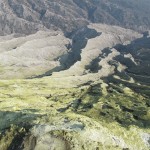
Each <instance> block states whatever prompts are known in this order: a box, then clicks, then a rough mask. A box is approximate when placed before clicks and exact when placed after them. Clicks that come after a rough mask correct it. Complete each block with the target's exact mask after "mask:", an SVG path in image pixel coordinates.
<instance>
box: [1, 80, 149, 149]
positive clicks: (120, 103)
mask: <svg viewBox="0 0 150 150" xmlns="http://www.w3.org/2000/svg"><path fill="white" fill-rule="evenodd" d="M64 83H65V84H64ZM149 103H150V98H149V96H148V95H146V93H144V94H143V95H142V94H141V93H136V92H135V91H133V90H132V89H131V87H127V86H125V84H117V83H115V84H114V83H113V82H112V83H110V82H109V83H108V84H106V83H103V82H102V81H100V82H97V83H91V84H90V83H89V84H86V81H85V83H82V85H81V82H80V81H79V80H78V79H74V81H73V82H72V79H71V78H70V77H68V78H64V79H63V80H62V79H60V78H48V77H46V78H42V79H32V80H1V81H0V130H1V135H0V149H3V150H5V149H8V148H11V147H12V146H14V147H15V148H16V149H17V148H18V146H20V145H21V144H22V143H26V142H27V140H25V139H27V137H26V136H27V133H28V136H29V137H30V136H32V134H35V133H38V134H40V132H39V131H40V130H43V132H45V133H44V135H41V134H40V135H39V137H40V136H41V139H42V137H43V136H44V139H46V137H47V138H48V137H51V138H54V139H60V140H58V141H57V142H58V143H59V144H60V143H63V144H64V143H65V146H67V148H68V149H73V150H76V149H79V150H80V149H83V150H84V149H85V150H89V148H90V149H92V148H95V149H96V150H98V149H99V150H101V149H110V150H116V149H118V150H119V149H120V150H122V149H137V150H142V149H144V150H146V149H147V150H148V147H147V145H146V144H145V143H144V141H143V140H142V139H141V135H142V134H143V133H150V130H149V127H150V109H149V106H150V105H149ZM42 125H45V126H48V127H47V128H50V129H49V130H48V129H47V131H46V130H44V129H43V128H42V127H40V126H42ZM36 126H39V127H36ZM53 126H55V129H53V128H52V127H53ZM36 130H37V131H36ZM38 130H39V131H38ZM45 136H46V137H45ZM30 138H31V137H30ZM24 140H25V141H24ZM14 141H17V142H14ZM13 143H15V145H12V144H13ZM66 143H67V144H66ZM38 144H39V145H37V147H40V146H41V144H40V143H38ZM28 145H29V144H28ZM45 147H46V145H45Z"/></svg>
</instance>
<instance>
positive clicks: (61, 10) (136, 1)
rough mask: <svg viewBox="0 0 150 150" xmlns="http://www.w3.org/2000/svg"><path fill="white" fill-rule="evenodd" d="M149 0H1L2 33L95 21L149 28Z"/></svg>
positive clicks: (64, 27)
mask: <svg viewBox="0 0 150 150" xmlns="http://www.w3.org/2000/svg"><path fill="white" fill-rule="evenodd" d="M149 7H150V3H149V0H142V1H140V0H113V1H112V0H94V1H90V0H57V2H56V1H55V0H51V1H47V0H43V1H36V2H35V1H34V0H23V1H20V0H1V2H0V35H6V34H11V33H24V34H31V33H35V32H36V31H38V30H40V29H46V28H48V29H58V28H59V29H62V31H64V32H65V33H70V32H72V31H74V30H76V29H79V28H80V27H83V26H85V25H87V24H88V23H89V22H92V23H106V24H110V25H119V26H123V27H126V28H132V29H136V30H140V31H143V30H147V29H150V26H149V24H150V16H149V14H150V11H149Z"/></svg>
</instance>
